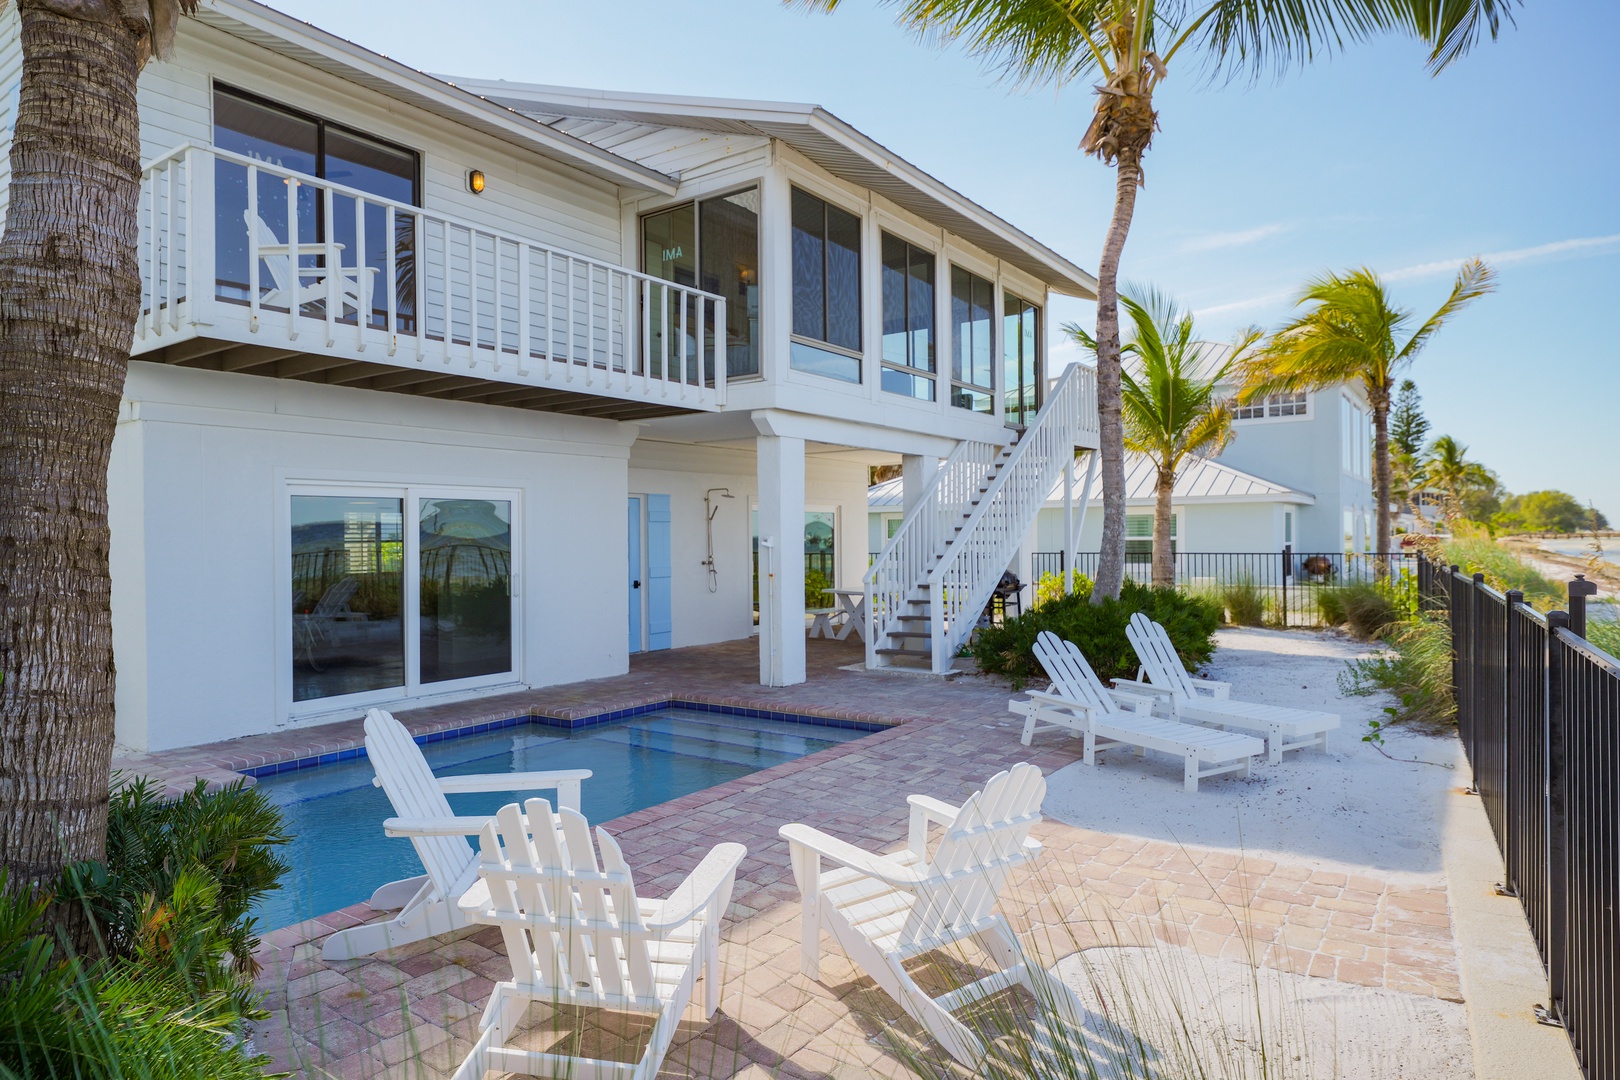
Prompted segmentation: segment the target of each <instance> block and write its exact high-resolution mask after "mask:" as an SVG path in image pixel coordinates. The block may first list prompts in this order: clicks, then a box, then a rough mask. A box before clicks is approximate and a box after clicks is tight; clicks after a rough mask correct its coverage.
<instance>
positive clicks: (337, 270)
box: [242, 210, 377, 322]
mask: <svg viewBox="0 0 1620 1080" xmlns="http://www.w3.org/2000/svg"><path fill="white" fill-rule="evenodd" d="M242 218H243V220H244V221H246V222H247V227H248V228H249V229H252V230H253V233H254V238H255V240H256V241H257V247H258V249H259V258H260V259H262V260H263V261H264V265H265V266H266V267H268V268H269V270H270V282H271V286H272V287H271V289H270V291H269V292H267V293H264V294H263V295H261V296H260V297H259V303H260V305H262V306H264V307H288V306H291V307H292V309H293V310H294V311H297V310H298V309H299V308H301V307H303V306H304V305H305V304H323V303H331V302H332V301H333V296H332V294H333V292H334V291H335V292H336V294H337V296H336V303H337V304H338V311H337V312H336V314H344V313H345V312H346V311H347V309H348V308H353V309H354V310H355V312H356V314H355V318H357V319H359V320H361V321H362V322H364V321H365V320H366V318H367V317H368V315H369V314H370V311H371V289H372V284H373V280H374V278H375V277H376V274H377V268H376V267H375V266H344V265H343V257H342V255H343V247H344V245H342V244H338V243H320V242H315V243H307V244H293V243H283V242H282V240H281V238H280V237H278V236H276V232H275V230H274V229H272V228H271V227H270V223H269V222H267V221H265V220H264V218H262V217H259V216H258V215H256V214H254V213H253V211H251V210H244V211H242ZM311 255H312V256H317V257H320V258H322V259H324V260H325V262H326V265H325V266H304V265H303V261H302V260H303V258H304V257H305V256H311ZM311 277H313V278H314V279H315V280H314V281H306V280H305V279H306V278H311ZM329 281H330V284H329Z"/></svg>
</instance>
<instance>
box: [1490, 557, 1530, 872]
mask: <svg viewBox="0 0 1620 1080" xmlns="http://www.w3.org/2000/svg"><path fill="white" fill-rule="evenodd" d="M1522 603H1524V593H1522V592H1520V591H1519V590H1518V589H1509V590H1508V591H1507V621H1506V622H1505V623H1503V624H1502V625H1503V630H1504V634H1503V646H1502V648H1503V651H1502V832H1503V836H1502V841H1503V842H1502V884H1500V885H1498V886H1497V887H1496V891H1497V892H1498V893H1500V894H1501V895H1503V896H1518V895H1519V883H1518V882H1517V881H1516V880H1514V877H1513V860H1512V858H1511V857H1510V855H1509V853H1510V852H1513V851H1517V850H1518V843H1519V836H1518V834H1519V831H1520V828H1521V826H1522V822H1521V821H1520V818H1519V815H1518V812H1517V810H1518V808H1517V807H1516V806H1515V805H1514V802H1513V781H1512V775H1513V764H1514V763H1513V749H1514V746H1515V743H1514V740H1513V702H1514V696H1515V695H1516V694H1517V693H1518V686H1519V676H1520V672H1519V638H1520V634H1519V605H1520V604H1522Z"/></svg>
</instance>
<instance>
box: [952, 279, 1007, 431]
mask: <svg viewBox="0 0 1620 1080" xmlns="http://www.w3.org/2000/svg"><path fill="white" fill-rule="evenodd" d="M995 294H996V290H995V287H994V286H993V285H991V284H990V282H988V281H986V280H985V279H984V278H982V277H980V276H979V275H977V274H975V273H973V272H972V271H970V270H964V269H962V268H961V267H960V266H953V267H951V404H952V405H955V406H956V407H957V408H959V409H972V410H973V411H974V412H981V413H987V412H991V411H993V409H994V401H993V399H992V395H993V394H994V393H995V378H996V376H995V361H994V360H993V359H992V357H991V348H990V343H991V341H992V340H993V338H994V331H993V330H992V325H993V322H992V315H991V310H992V308H993V307H994V304H995Z"/></svg>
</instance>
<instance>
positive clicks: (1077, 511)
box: [1063, 450, 1098, 593]
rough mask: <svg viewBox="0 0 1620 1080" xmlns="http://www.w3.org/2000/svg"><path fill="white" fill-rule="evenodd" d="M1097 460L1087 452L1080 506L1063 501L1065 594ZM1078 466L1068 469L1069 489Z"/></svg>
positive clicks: (1070, 581) (1094, 453) (1067, 500)
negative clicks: (1084, 480)
mask: <svg viewBox="0 0 1620 1080" xmlns="http://www.w3.org/2000/svg"><path fill="white" fill-rule="evenodd" d="M1097 459H1098V454H1097V451H1095V450H1088V451H1087V452H1086V482H1085V485H1084V486H1083V487H1081V489H1080V504H1079V505H1078V506H1071V504H1070V500H1069V499H1065V500H1064V505H1063V510H1064V515H1063V533H1064V545H1063V550H1064V563H1063V565H1064V566H1065V567H1066V573H1065V575H1064V577H1065V581H1064V590H1063V591H1064V592H1065V593H1067V592H1068V591H1069V589H1070V588H1071V587H1072V584H1073V581H1074V564H1075V560H1076V559H1078V558H1079V552H1080V530H1081V529H1082V528H1084V527H1085V524H1086V508H1087V506H1088V505H1089V504H1090V503H1091V485H1092V483H1093V482H1095V481H1096V479H1097ZM1078 466H1079V462H1074V463H1072V464H1070V466H1069V468H1068V475H1069V477H1070V479H1069V482H1068V487H1069V488H1070V489H1072V488H1073V487H1074V481H1073V477H1074V471H1075V469H1076V468H1077V467H1078Z"/></svg>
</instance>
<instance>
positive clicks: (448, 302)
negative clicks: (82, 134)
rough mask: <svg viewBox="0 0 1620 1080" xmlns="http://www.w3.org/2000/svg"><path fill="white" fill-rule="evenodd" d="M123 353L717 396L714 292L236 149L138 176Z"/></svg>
mask: <svg viewBox="0 0 1620 1080" xmlns="http://www.w3.org/2000/svg"><path fill="white" fill-rule="evenodd" d="M140 271H141V281H142V289H143V298H142V311H141V317H140V321H139V323H138V325H137V326H136V328H135V337H134V343H133V346H132V349H131V352H132V355H134V356H135V357H136V358H139V359H148V360H156V361H162V362H169V363H197V364H203V365H205V366H217V367H219V368H220V369H221V370H227V371H241V372H249V373H254V374H264V375H272V376H277V377H283V378H302V379H315V380H318V381H321V382H326V383H332V384H339V385H352V386H361V387H367V388H370V389H375V390H391V391H398V392H404V393H414V394H424V395H430V396H436V397H447V398H453V399H459V400H467V401H481V402H486V403H491V404H503V405H515V406H523V407H529V408H538V409H546V410H550V411H557V412H570V413H579V414H584V415H597V416H606V417H611V418H615V419H641V418H648V417H655V416H662V415H669V414H673V413H680V412H692V411H714V410H717V409H720V408H721V407H723V406H724V404H725V400H726V350H727V348H728V345H727V342H726V335H725V331H724V328H725V326H726V310H725V305H726V301H725V299H724V298H723V297H721V296H717V295H715V294H713V293H707V292H703V291H701V290H698V289H693V288H689V287H683V286H680V285H677V284H675V283H673V282H669V281H664V280H661V279H658V278H655V277H652V276H649V275H647V274H644V273H641V272H639V271H635V270H630V269H627V268H625V267H622V266H616V265H613V264H611V263H607V262H603V261H601V260H598V259H593V258H589V257H586V256H583V255H579V254H576V253H572V252H568V251H564V250H561V249H559V248H556V247H553V246H551V245H547V244H544V243H540V242H538V241H535V240H533V239H529V238H524V237H520V236H516V235H511V234H508V233H504V232H499V231H495V230H492V229H490V228H488V227H486V226H482V225H478V224H475V223H472V222H468V221H463V220H458V219H456V218H454V217H450V216H446V215H444V214H438V213H434V212H431V211H429V210H426V209H424V208H422V207H419V206H412V205H409V204H407V203H401V202H396V201H392V200H389V199H385V198H380V197H377V196H375V195H371V194H368V193H366V192H364V191H360V190H357V189H355V188H351V187H345V186H344V185H341V184H336V183H332V182H330V181H327V180H324V179H320V178H317V177H314V176H310V175H306V174H301V173H297V172H293V171H290V170H287V169H283V168H280V167H278V166H275V165H272V164H269V163H267V162H264V161H259V160H256V159H253V158H250V157H246V156H243V155H240V154H235V153H230V152H228V151H224V150H219V149H215V148H210V147H202V146H194V145H188V146H182V147H178V148H176V149H175V150H173V151H171V152H170V153H168V154H166V155H164V156H163V157H161V158H159V159H157V160H156V161H154V162H152V163H151V164H150V165H148V166H147V167H146V168H145V170H144V172H143V177H142V203H141V235H140Z"/></svg>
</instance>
